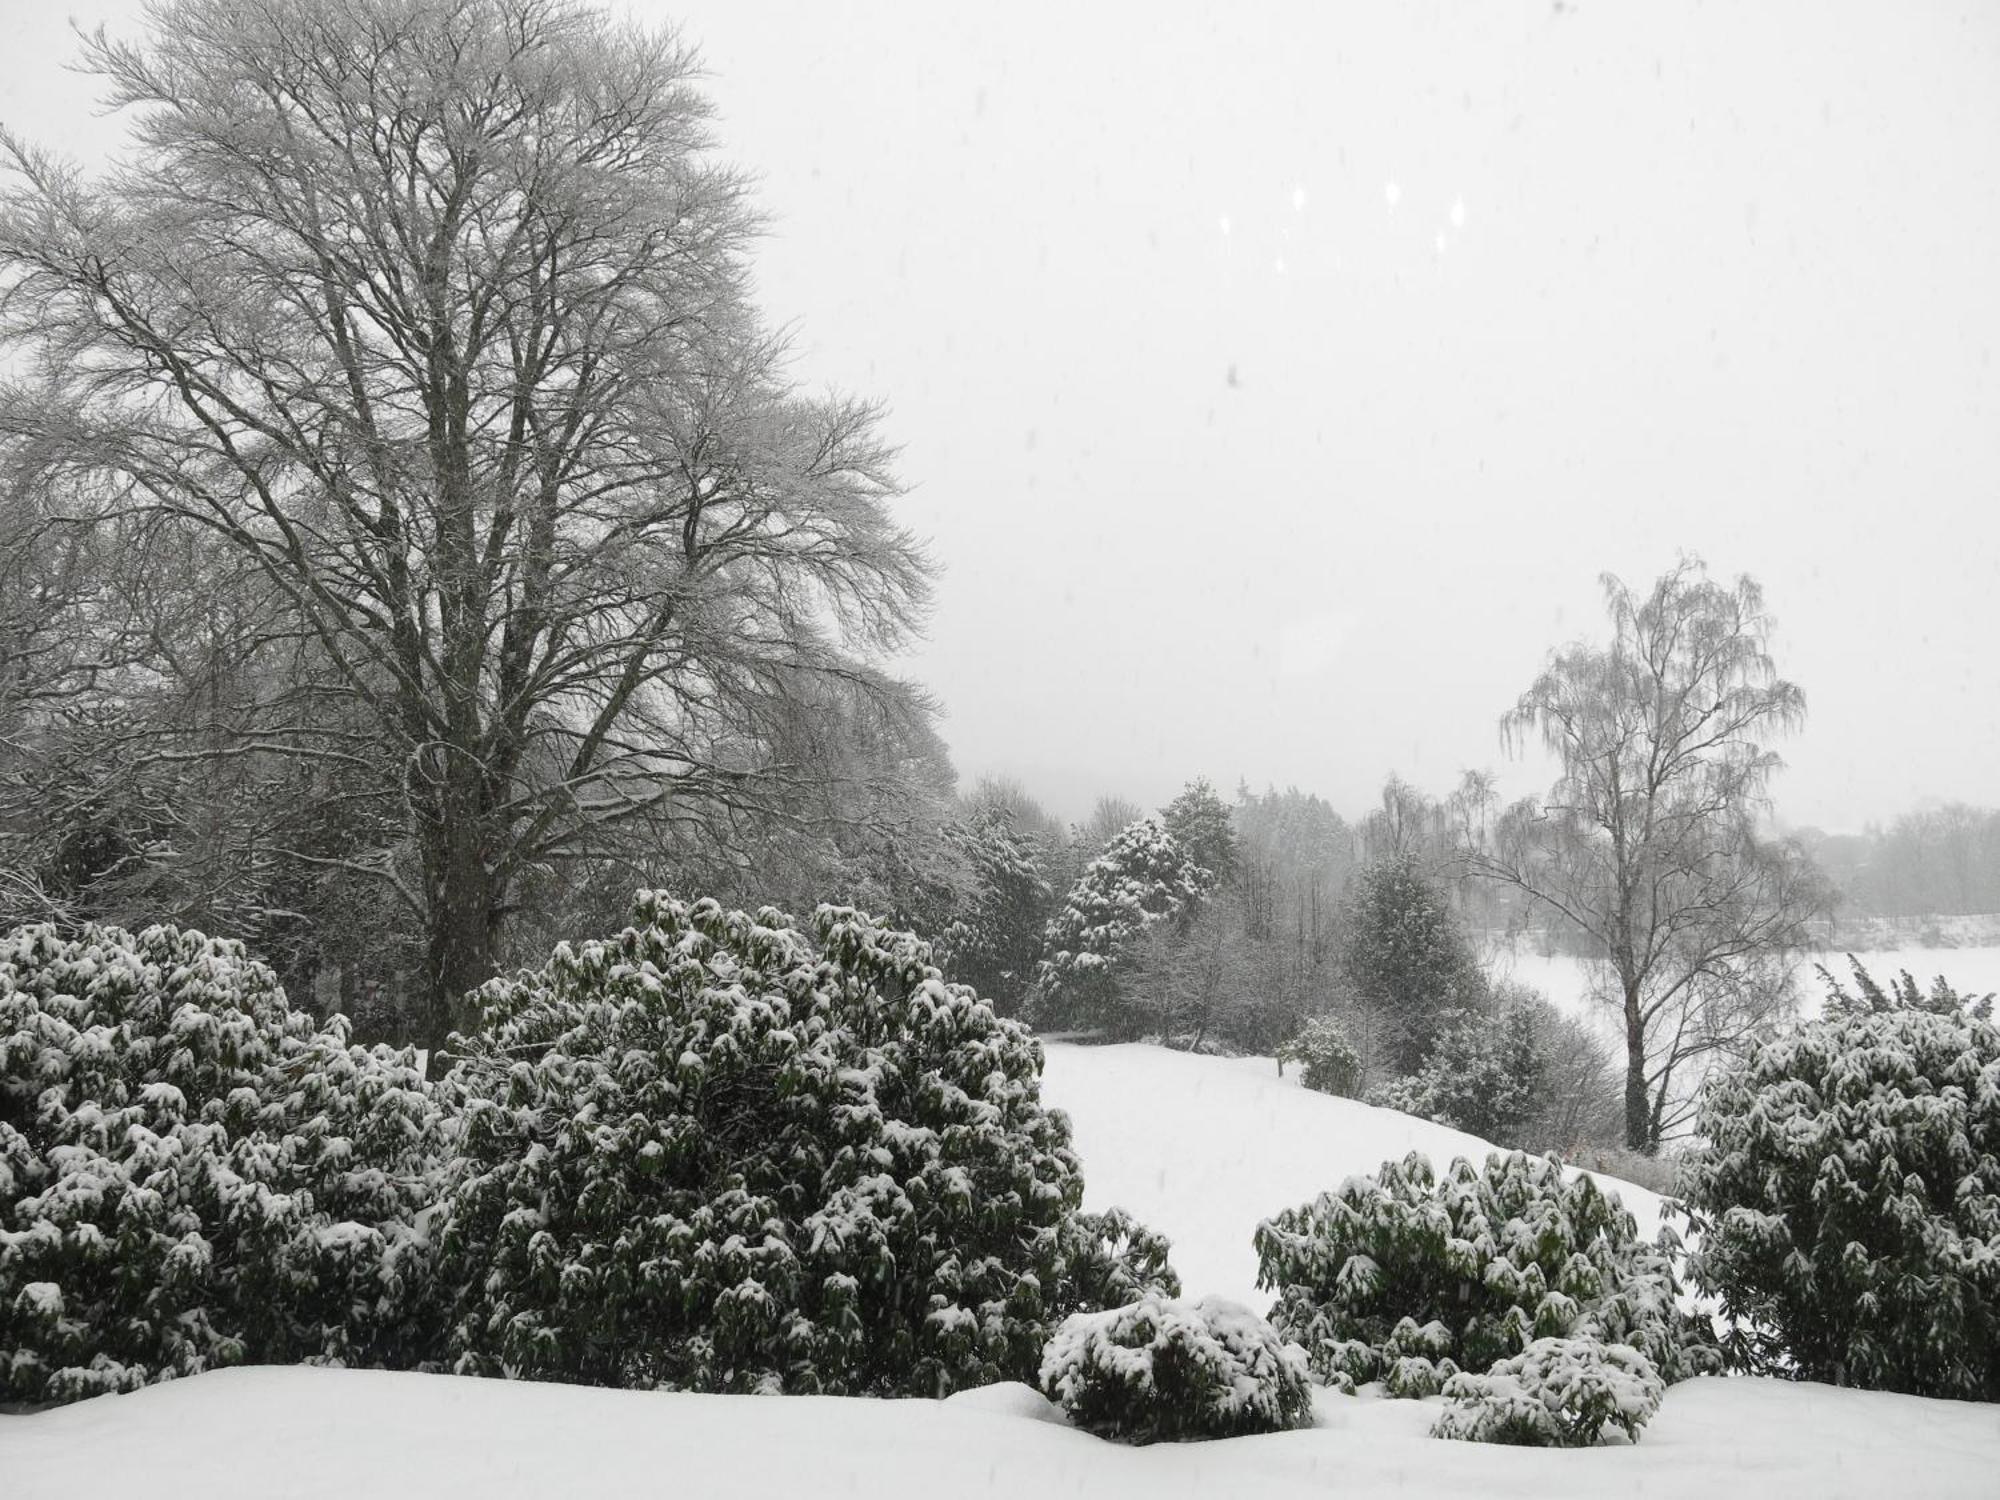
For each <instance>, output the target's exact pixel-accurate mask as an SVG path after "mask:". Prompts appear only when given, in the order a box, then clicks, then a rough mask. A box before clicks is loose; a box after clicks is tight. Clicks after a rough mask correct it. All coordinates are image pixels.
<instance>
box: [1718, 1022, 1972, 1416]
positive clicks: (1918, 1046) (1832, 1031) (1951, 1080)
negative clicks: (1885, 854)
mask: <svg viewBox="0 0 2000 1500" xmlns="http://www.w3.org/2000/svg"><path fill="white" fill-rule="evenodd" d="M1870 991H1873V994H1874V996H1875V997H1878V998H1880V997H1882V995H1883V992H1881V991H1879V990H1875V989H1874V987H1873V986H1871V985H1864V986H1863V993H1864V995H1866V994H1868V993H1869V992H1870ZM1934 993H1936V992H1935V991H1934ZM1905 998H1908V999H1911V1000H1915V1001H1917V1002H1918V1003H1917V1004H1915V1005H1904V1004H1901V1003H1893V1002H1892V1003H1890V1004H1889V1005H1888V1006H1887V1007H1886V1008H1877V1007H1876V1006H1875V1005H1874V1004H1872V1003H1870V1004H1866V1005H1864V1006H1853V1005H1845V1006H1841V1007H1839V1009H1840V1011H1841V1013H1839V1014H1833V1015H1829V1016H1828V1017H1827V1018H1826V1019H1824V1020H1821V1021H1816V1022H1813V1023H1810V1024H1808V1025H1805V1026H1801V1027H1798V1028H1796V1029H1795V1030H1793V1031H1791V1032H1788V1033H1786V1034H1784V1035H1782V1036H1780V1037H1777V1038H1774V1039H1773V1040H1771V1041H1769V1042H1766V1043H1765V1044H1764V1045H1762V1046H1760V1047H1758V1048H1757V1049H1756V1050H1755V1051H1754V1052H1753V1053H1752V1054H1751V1055H1750V1057H1749V1058H1748V1059H1747V1060H1746V1061H1745V1062H1744V1063H1743V1064H1742V1066H1740V1067H1739V1068H1737V1069H1735V1070H1733V1071H1732V1072H1730V1073H1727V1074H1725V1075H1723V1076H1721V1077H1719V1078H1717V1079H1716V1080H1714V1081H1713V1083H1711V1085H1710V1087H1709V1088H1708V1090H1707V1093H1706V1095H1705V1097H1704V1099H1703V1101H1702V1108H1701V1115H1700V1121H1699V1131H1700V1136H1701V1139H1702V1143H1701V1144H1700V1145H1698V1146H1697V1147H1696V1149H1695V1150H1694V1151H1692V1152H1691V1153H1690V1155H1689V1158H1688V1162H1687V1165H1686V1167H1685V1169H1684V1171H1683V1177H1682V1181H1683V1185H1684V1189H1685V1192H1686V1194H1687V1198H1688V1203H1689V1206H1690V1208H1691V1209H1692V1211H1693V1215H1694V1221H1695V1223H1696V1225H1697V1226H1698V1227H1699V1228H1700V1229H1701V1237H1700V1242H1699V1248H1698V1250H1697V1253H1696V1254H1695V1255H1694V1257H1693V1262H1692V1264H1693V1271H1694V1275H1695V1277H1696V1280H1697V1282H1698V1283H1699V1284H1700V1285H1701V1286H1702V1287H1703V1288H1704V1290H1706V1291H1709V1292H1712V1293H1714V1294H1715V1295H1716V1296H1718V1297H1719V1298H1720V1299H1721V1302H1722V1305H1723V1308H1724V1310H1725V1311H1726V1312H1727V1313H1728V1314H1729V1315H1730V1317H1732V1318H1733V1319H1735V1320H1736V1326H1735V1331H1734V1333H1733V1336H1732V1340H1731V1343H1730V1354H1731V1357H1732V1359H1733V1361H1734V1362H1735V1363H1736V1364H1737V1366H1738V1367H1739V1368H1742V1369H1745V1370H1749V1371H1753V1372H1757V1373H1768V1374H1780V1375H1791V1376H1795V1377H1797V1378H1799V1379H1803V1380H1824V1381H1831V1382H1833V1383H1835V1384H1839V1385H1855V1386H1861V1387H1865V1388H1868V1389H1876V1390H1890V1391H1905V1392H1909V1393H1911V1394H1914V1395H1920V1396H1949V1397H1957V1398H1960V1399H1972V1400H1983V1401H1995V1400H2000V1029H1996V1028H1995V1027H1994V1026H1993V1025H1992V1024H1991V1023H1989V1022H1986V1021H1983V1020H1979V1019H1976V1018H1975V1017H1973V1016H1970V1015H1967V1014H1965V1013H1963V1012H1961V1011H1958V1010H1957V1009H1956V1007H1955V1006H1953V1007H1949V1008H1945V1009H1942V1010H1934V1009H1932V1008H1931V1007H1930V1006H1929V1005H1928V1004H1924V1003H1922V997H1919V996H1916V995H1915V992H1914V986H1913V985H1912V986H1909V987H1908V989H1907V991H1906V992H1905Z"/></svg>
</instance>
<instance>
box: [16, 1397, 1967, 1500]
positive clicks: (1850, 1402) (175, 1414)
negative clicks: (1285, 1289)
mask: <svg viewBox="0 0 2000 1500" xmlns="http://www.w3.org/2000/svg"><path fill="white" fill-rule="evenodd" d="M1316 1415H1317V1418H1318V1425H1317V1426H1315V1427H1314V1428H1312V1429H1311V1430H1308V1431H1302V1432H1287V1433H1279V1434H1274V1435H1272V1436H1268V1437H1253V1438H1236V1439H1232V1440H1230V1441H1227V1442H1219V1443H1194V1444H1187V1445H1164V1446H1159V1447H1152V1448H1126V1447H1121V1446H1119V1445H1118V1444H1115V1443H1107V1442H1103V1441H1100V1440H1099V1439H1097V1438H1094V1437H1090V1436H1087V1435H1086V1434H1084V1433H1081V1432H1077V1431H1074V1430H1073V1429H1071V1428H1069V1427H1066V1426H1063V1425H1062V1424H1061V1423H1060V1422H1059V1421H1056V1420H1054V1419H1053V1418H1054V1412H1053V1410H1052V1408H1050V1407H1049V1406H1048V1405H1047V1403H1045V1402H1044V1401H1043V1400H1042V1398H1041V1397H1040V1396H1039V1395H1037V1394H1035V1393H1034V1392H1033V1391H1031V1390H1029V1389H1028V1388H1027V1387H1025V1386H997V1387H992V1388H990V1389H988V1390H984V1391H975V1392H971V1393H969V1394H967V1395H964V1396H959V1397H955V1398H954V1399H952V1400H950V1401H944V1402H934V1401H864V1400H840V1399H836V1398H831V1397H810V1396H669V1395H659V1394H654V1393H648V1392H636V1391H603V1390H592V1389H588V1388H585V1387H578V1386H558V1385H529V1384H514V1383H509V1382H505V1381H494V1380H473V1379H468V1378H459V1377H453V1376H445V1375H389V1374H382V1373H378V1372H374V1371H344V1370H306V1369H251V1370H225V1371H221V1372H218V1373H216V1374H211V1375H201V1376H197V1377H195V1378H194V1379H192V1380H183V1381H175V1382H173V1383H171V1384H168V1385H163V1386H155V1387H153V1388H151V1389H149V1390H144V1391H140V1392H137V1393H135V1394H133V1395H129V1396H105V1397H100V1398H99V1399H97V1400H95V1401H86V1402H84V1403H82V1404H81V1405H78V1406H71V1407H66V1408H63V1409H62V1410H59V1411H52V1412H46V1413H43V1414H42V1415H40V1416H35V1417H15V1418H11V1419H10V1418H0V1492H4V1493H5V1494H6V1496H7V1497H8V1500H112V1497H120V1496H128V1495H130V1496H144V1497H145V1500H360V1497H369V1500H376V1497H381V1500H397V1497H402V1496H410V1497H421V1500H458V1497H464V1500H528V1497H536V1500H541V1497H553V1500H566V1497H570V1496H576V1497H589V1500H617V1497H623V1496H673V1497H677V1500H766V1497H768V1500H781V1497H782V1500H798V1497H800V1496H813V1497H823V1500H835V1497H840V1496H848V1495H853V1496H862V1497H866V1500H959V1497H965V1496H995V1497H1008V1496H1025V1497H1032V1500H1056V1497H1060V1496H1070V1495H1074V1496H1087V1497H1090V1500H1121V1497H1131V1500H1173V1497H1178V1496H1189V1497H1194V1496H1201V1497H1205V1500H1217V1497H1224V1500H1267V1497H1268V1500H1278V1497H1293V1496H1296V1497H1299V1500H1305V1497H1309V1496H1310V1497H1314V1500H1323V1497H1326V1496H1336V1495H1337V1496H1341V1497H1344V1500H1365V1497H1372V1496H1401V1497H1406V1500H1407V1497H1412V1496H1414V1497H1418V1500H1430V1497H1441V1496H1518V1497H1523V1500H1527V1497H1534V1500H1564V1497H1576V1500H1602V1497H1605V1496H1611V1495H1635V1494H1644V1495H1646V1496H1648V1497H1651V1500H1720V1497H1727V1496H1734V1495H1744V1494H1751V1493H1757V1494H1762V1495H1768V1496H1791V1495H1799V1496H1811V1497H1813V1500H1838V1497H1849V1496H1852V1497H1855V1500H1861V1497H1870V1500H1872V1497H1878V1496H1882V1495H1911V1496H1916V1495H1921V1496H1924V1497H1926V1500H1947V1497H1951V1500H1956V1497H1973V1496H1979V1497H1986V1500H1990V1497H1991V1496H1992V1495H1993V1494H1994V1490H1995V1475H1996V1474H2000V1407H1994V1406H1974V1405H1967V1404H1961V1403H1954V1402H1949V1401H1923V1400H1918V1399H1916V1398H1914V1397H1907V1396H1882V1395H1865V1394H1860V1393H1857V1392H1853V1391H1839V1390H1834V1389H1832V1388H1830V1387H1828V1386H1813V1385H1784V1384H1780V1383H1777V1382H1772V1381H1758V1380H1728V1381H1723V1380H1697V1381H1690V1382H1688V1383H1686V1384H1683V1385H1678V1386H1675V1387H1674V1388H1673V1389H1672V1390H1670V1391H1669V1392H1668V1393H1667V1399H1666V1403H1665V1405H1664V1406H1662V1408H1661V1410H1660V1414H1659V1416H1658V1417H1657V1418H1655V1419H1654V1421H1653V1424H1652V1425H1651V1426H1650V1427H1648V1428H1647V1429H1646V1432H1645V1435H1644V1437H1643V1438H1642V1440H1641V1441H1640V1442H1639V1444H1638V1445H1637V1446H1636V1447H1624V1446H1621V1447H1609V1448H1597V1449H1583V1450H1579V1451H1570V1452H1563V1451H1550V1450H1542V1449H1525V1448H1496V1447H1489V1446H1486V1445H1484V1444H1472V1443H1451V1442H1443V1441H1440V1440H1438V1439H1435V1438H1431V1437H1429V1436H1427V1435H1426V1429H1427V1428H1428V1427H1429V1424H1430V1422H1431V1421H1432V1419H1433V1417H1434V1416H1435V1405H1434V1403H1432V1402H1410V1401H1370V1400H1357V1399H1355V1398H1353V1397H1344V1396H1329V1395H1327V1394H1325V1393H1323V1392H1322V1393H1320V1395H1319V1397H1318V1400H1317V1403H1316Z"/></svg>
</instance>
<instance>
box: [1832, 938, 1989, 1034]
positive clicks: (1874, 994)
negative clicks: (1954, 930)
mask: <svg viewBox="0 0 2000 1500" xmlns="http://www.w3.org/2000/svg"><path fill="white" fill-rule="evenodd" d="M1847 963H1848V967H1849V968H1850V969H1852V970H1853V971H1854V989H1853V990H1852V991H1850V990H1849V989H1848V988H1847V986H1846V985H1844V984H1842V983H1841V982H1840V980H1838V979H1837V978H1835V977H1834V975H1833V973H1832V971H1830V970H1829V969H1828V968H1827V966H1826V965H1825V964H1814V965H1813V968H1814V970H1815V971H1816V972H1817V973H1818V974H1819V977H1820V979H1821V980H1822V981H1823V982H1824V983H1825V985H1826V1006H1825V1009H1824V1011H1823V1014H1825V1015H1826V1016H1828V1017H1833V1018H1838V1019H1840V1020H1848V1019H1852V1018H1854V1017H1856V1016H1867V1015H1887V1014H1890V1013H1892V1012H1895V1011H1909V1010H1920V1011H1929V1012H1930V1013H1931V1014H1932V1015H1939V1016H1953V1015H1959V1014H1961V1013H1962V1014H1965V1015H1969V1016H1971V1017H1973V1018H1974V1019H1976V1020H1980V1021H1990V1020H1992V1019H1993V996H1992V995H1990V994H1989V995H1961V994H1960V993H1959V992H1958V991H1957V990H1955V989H1953V988H1952V987H1951V985H1950V984H1949V983H1948V982H1947V981H1946V979H1945V977H1944V975H1942V974H1939V975H1936V976H1935V977H1934V978H1933V979H1932V980H1931V987H1930V988H1929V989H1928V990H1920V989H1918V988H1917V981H1916V980H1915V979H1913V978H1911V977H1910V971H1909V970H1908V969H1905V970H1903V971H1902V972H1901V973H1900V974H1898V975H1897V976H1896V977H1895V978H1894V979H1892V980H1890V981H1889V984H1888V987H1887V988H1886V989H1885V988H1884V987H1883V986H1882V985H1881V984H1880V983H1879V982H1878V981H1877V980H1876V978H1875V976H1874V975H1873V974H1870V973H1869V972H1868V970H1867V969H1865V968H1863V967H1862V964H1861V960H1860V959H1858V958H1856V957H1855V956H1854V955H1853V954H1852V953H1850V954H1848V955H1847Z"/></svg>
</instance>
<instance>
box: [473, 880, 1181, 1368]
mask: <svg viewBox="0 0 2000 1500" xmlns="http://www.w3.org/2000/svg"><path fill="white" fill-rule="evenodd" d="M482 998H483V1000H484V1002H485V1013H486V1022H487V1024H486V1028H485V1030H484V1031H483V1032H482V1034H481V1035H480V1036H479V1037H478V1038H475V1039H473V1040H472V1041H471V1042H469V1043H468V1044H466V1045H467V1056H466V1058H465V1060H464V1061H463V1063H462V1064H461V1065H460V1067H459V1069H458V1071H457V1073H456V1075H455V1076H456V1077H457V1078H458V1079H459V1080H460V1081H461V1083H462V1086H463V1088H464V1090H465V1092H466V1094H467V1105H466V1115H465V1125H464V1131H463V1143H462V1149H463V1151H464V1154H465V1157H466V1165H465V1169H464V1171H463V1172H462V1174H461V1176H460V1178H459V1180H458V1182H457V1183H456V1185H455V1188H454V1190H453V1193H452V1195H451V1198H450V1201H449V1205H448V1206H449V1222H448V1224H447V1226H446V1228H445V1231H444V1237H443V1249H442V1267H443V1270H444V1272H445V1273H447V1274H448V1275H449V1276H450V1277H451V1278H452V1280H453V1284H454V1285H455V1286H456V1287H457V1289H458V1293H457V1295H458V1302H457V1306H456V1309H455V1313H454V1327H453V1335H452V1336H453V1344H454V1348H455V1350H456V1352H457V1356H458V1366H459V1368H460V1369H462V1370H467V1371H474V1372H480V1373H495V1374H497V1373H506V1374H512V1375H520V1376H530V1377H536V1378H545V1379H561V1380H571V1381H579V1382H585V1383H592V1384H604V1385H619V1386H672V1387H678V1388H684V1389H693V1390H708V1391H757V1390H784V1391H804V1392H828V1393H846V1394H885V1395H886V1394H921V1395H939V1394H943V1393H945V1392H948V1391H951V1390H954V1389H959V1388H962V1387H965V1386H969V1385H978V1384H984V1383H988V1382H991V1381H995V1380H1009V1379H1012V1380H1022V1379H1030V1378H1032V1376H1033V1373H1034V1371H1035V1369H1036V1364H1037V1360H1038V1358H1039V1355H1040V1352H1041V1348H1042V1344H1043V1342H1044V1340H1045V1338H1046V1336H1047V1332H1048V1329H1049V1327H1050V1326H1051V1325H1052V1324H1053V1322H1054V1320H1055V1319H1056V1317H1057V1316H1059V1315H1060V1314H1061V1313H1063V1312H1066V1311H1068V1310H1070V1309H1071V1308H1073V1307H1076V1306H1079V1305H1083V1303H1084V1300H1085V1298H1086V1296H1087V1295H1089V1294H1101V1295H1136V1294H1137V1292H1138V1291H1139V1290H1143V1289H1144V1288H1145V1287H1146V1286H1147V1285H1149V1284H1151V1283H1152V1281H1153V1280H1154V1279H1156V1278H1157V1277H1158V1276H1159V1273H1160V1272H1161V1271H1163V1269H1164V1267H1163V1262H1164V1244H1163V1242H1160V1241H1159V1240H1158V1239H1157V1237H1155V1236H1151V1235H1148V1234H1146V1233H1144V1232H1143V1231H1139V1230H1138V1229H1137V1228H1136V1226H1133V1225H1131V1224H1130V1223H1129V1221H1126V1220H1123V1219H1122V1218H1104V1219H1094V1218H1089V1217H1086V1216H1082V1215H1079V1214H1078V1212H1077V1207H1078V1203H1079V1201H1080V1198H1081V1194H1082V1188H1083V1184H1082V1179H1081V1177H1080V1175H1079V1173H1078V1168H1077V1161H1076V1157H1075V1155H1074V1154H1073V1153H1072V1152H1071V1150H1070V1143H1069V1127H1068V1122H1067V1120H1066V1118H1065V1117H1064V1116H1062V1115H1061V1114H1060V1113H1057V1112H1052V1111H1049V1110H1046V1109H1044V1108H1043V1107H1042V1104H1041V1099H1040V1073H1041V1061H1042V1058H1041V1047H1040V1044H1039V1043H1038V1042H1036V1041H1035V1039H1034V1037H1033V1036H1032V1034H1030V1033H1029V1032H1028V1030H1027V1029H1026V1028H1025V1027H1024V1026H1021V1025H1020V1024H1018V1023H1015V1022H1011V1021H1004V1020H1001V1019H1000V1018H998V1017H997V1016H995V1014H994V1013H993V1010H992V1008H991V1007H990V1006H988V1005H986V1004H985V1003H983V1002H982V1001H981V1000H980V999H979V998H978V996H976V995H975V994H973V993H972V992H971V991H970V990H968V989H966V988H964V987H963V986H959V985H951V984H947V983H945V982H944V981H943V980H942V979H941V977H940V976H939V974H938V971H937V970H936V969H935V968H933V967H931V966H930V964H929V962H928V950H927V948H926V947H925V946H924V945H923V944H922V943H921V942H919V941H918V940H917V939H915V938H914V937H912V936H911V935H910V934H908V933H900V932H893V931H889V930H887V929H884V928H882V927H880V926H878V925H876V924H875V923H874V922H872V921H871V920H870V919H868V918H866V917H864V916H861V915H860V914H858V913H856V912H853V911H850V910H845V909H837V908H830V907H822V908H821V909H820V910H819V912H818V913H817V914H816V915H815V917H814V919H813V921H812V923H811V927H810V931H809V932H807V931H801V930H800V929H799V928H797V927H796V926H794V925H793V924H792V923H791V922H790V921H789V920H788V919H787V918H785V917H784V916H783V914H782V913H779V912H775V911H771V910H768V909H767V910H765V911H763V912H760V913H759V914H758V915H757V916H756V917H754V918H752V917H749V916H746V915H744V914H743V913H741V912H726V911H724V910H722V909H721V908H720V907H719V906H718V905H716V904H715V903H714V902H712V901H702V902H697V903H694V904H692V905H689V904H685V903H682V902H679V901H675V900H672V899H670V898H668V897H666V896H664V895H661V894H658V893H648V894H645V895H643V896H642V897H641V900H640V905H639V909H638V913H637V917H636V920H635V924H634V925H633V926H632V927H629V928H627V929H626V930H625V931H624V932H623V933H621V934H620V935H619V936H617V937H615V938H612V939H610V940H609V941H606V942H591V943H586V944H583V945H582V946H581V947H579V948H577V949H575V950H571V949H569V948H567V947H563V948H558V950H557V951H556V953H555V954H554V956H553V957H552V958H551V960H550V962H549V963H548V965H547V966H546V967H545V968H544V969H542V970H540V971H538V972H533V973H523V974H520V975H518V976H516V977H514V978H512V979H508V980H496V981H494V982H493V983H492V984H490V985H488V986H487V987H486V989H485V990H484V991H483V992H482ZM1127 1252H1131V1253H1130V1254H1127Z"/></svg>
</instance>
